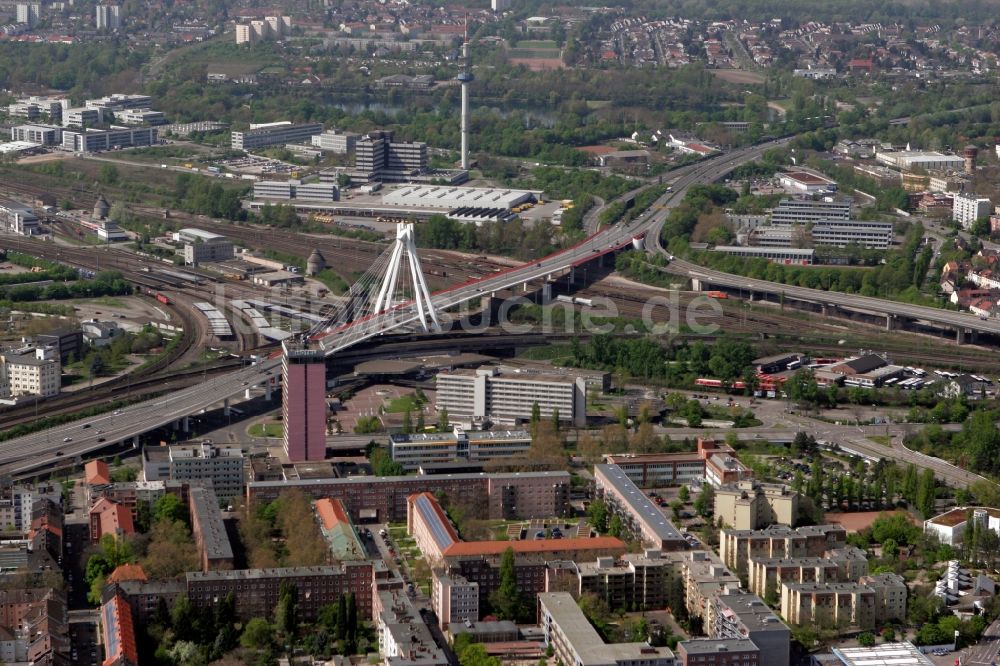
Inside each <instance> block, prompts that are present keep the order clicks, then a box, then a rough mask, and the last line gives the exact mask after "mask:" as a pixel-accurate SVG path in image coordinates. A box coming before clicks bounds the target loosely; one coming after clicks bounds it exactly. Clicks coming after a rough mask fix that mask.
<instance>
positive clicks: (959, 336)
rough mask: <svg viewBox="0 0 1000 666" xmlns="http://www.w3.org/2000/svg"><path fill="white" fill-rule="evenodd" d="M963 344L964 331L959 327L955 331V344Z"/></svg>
mask: <svg viewBox="0 0 1000 666" xmlns="http://www.w3.org/2000/svg"><path fill="white" fill-rule="evenodd" d="M963 342H965V331H964V329H962V328H961V327H959V328H956V329H955V344H956V345H960V344H962V343H963Z"/></svg>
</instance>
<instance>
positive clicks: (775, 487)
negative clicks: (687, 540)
mask: <svg viewBox="0 0 1000 666" xmlns="http://www.w3.org/2000/svg"><path fill="white" fill-rule="evenodd" d="M798 515H799V495H798V493H796V492H795V491H793V490H792V489H791V488H789V487H788V486H786V485H784V484H774V483H760V482H756V481H740V482H738V483H736V484H734V485H731V486H723V487H721V488H718V489H716V491H715V518H716V520H722V522H723V524H724V525H726V526H728V527H731V528H733V529H737V530H756V529H760V528H762V527H766V526H768V525H773V524H775V523H777V524H781V525H789V526H794V525H795V523H796V522H798Z"/></svg>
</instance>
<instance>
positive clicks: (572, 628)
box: [538, 592, 674, 666]
mask: <svg viewBox="0 0 1000 666" xmlns="http://www.w3.org/2000/svg"><path fill="white" fill-rule="evenodd" d="M538 601H539V603H540V604H542V605H543V606H544V608H545V609H546V610H547V611H548V614H549V615H550V616H551V617H552V619H553V621H554V622H555V623H556V624H557V625H559V631H560V632H561V633H562V634H563V636H565V637H566V643H567V644H568V646H569V647H570V648H571V649H572V650H573V652H575V653H576V656H577V657H578V658H579V659H580V662H581V664H582V666H587V665H588V664H602V665H603V664H608V663H615V662H620V661H637V660H644V661H645V660H659V659H673V656H674V653H673V651H671V650H670V648H666V647H661V648H656V647H652V646H651V645H649V643H605V642H604V639H602V638H601V636H600V634H598V633H597V630H596V629H594V627H593V625H591V624H590V620H588V619H587V616H586V615H584V614H583V611H582V610H580V606H579V605H578V604H577V603H576V600H575V599H573V597H572V595H570V594H569V593H568V592H546V593H542V594H539V595H538Z"/></svg>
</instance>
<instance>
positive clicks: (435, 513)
mask: <svg viewBox="0 0 1000 666" xmlns="http://www.w3.org/2000/svg"><path fill="white" fill-rule="evenodd" d="M406 527H407V532H408V533H409V534H410V535H411V536H412V537H413V539H414V540H415V541H416V543H417V547H418V548H419V549H420V551H421V552H422V553H423V555H424V557H425V558H426V559H427V561H428V563H429V564H430V565H431V567H432V568H433V569H434V580H435V582H434V583H432V585H434V588H435V589H434V591H433V593H432V604H434V606H435V611H436V612H438V613H441V612H442V610H443V609H442V608H441V604H442V603H443V600H444V599H449V600H450V599H451V595H450V593H449V594H445V593H442V592H441V590H440V589H438V588H448V589H449V590H450V589H452V588H455V589H460V590H462V591H463V594H467V593H471V594H475V593H476V592H474V591H473V590H475V591H478V595H479V600H478V607H477V606H476V604H475V603H473V604H471V605H469V606H468V608H476V612H477V613H478V609H479V608H488V607H489V606H488V600H489V597H490V594H492V593H493V592H494V591H495V590H496V589H497V588H498V587H499V585H500V560H501V559H502V557H503V554H504V553H505V552H506V551H507V550H508V549H509V550H511V551H513V553H514V571H515V575H516V576H517V586H518V589H520V590H521V591H522V592H523V593H525V594H526V595H531V596H533V595H535V594H537V593H539V592H544V591H545V578H546V577H545V572H546V569H547V567H548V563H549V562H557V561H566V560H570V561H574V562H580V561H585V560H595V559H597V558H599V557H614V558H617V557H620V556H621V555H623V554H624V553H625V543H624V542H623V541H622V540H621V539H617V538H615V537H572V538H556V537H555V536H553V537H552V538H540V537H539V538H532V535H529V538H528V539H526V540H514V541H462V540H461V537H460V536H459V534H458V532H457V531H456V530H455V528H454V526H453V525H452V524H451V521H450V520H449V519H448V516H447V515H445V512H444V510H443V509H442V508H441V505H440V504H438V501H437V499H436V498H435V497H434V495H432V494H430V493H427V492H423V493H417V494H415V495H410V496H409V497H407V498H406ZM551 533H552V534H558V533H559V529H558V528H557V527H552V528H551ZM536 537H537V535H536ZM444 582H446V583H447V584H446V585H445V584H443V583H444ZM451 603H452V604H454V601H453V600H451ZM453 613H454V609H452V610H451V611H450V612H446V613H444V615H439V617H442V618H444V617H445V615H448V616H451V615H452V614H453ZM465 619H470V618H467V617H466V618H465ZM474 619H479V618H478V617H477V618H474Z"/></svg>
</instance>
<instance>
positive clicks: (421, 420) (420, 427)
mask: <svg viewBox="0 0 1000 666" xmlns="http://www.w3.org/2000/svg"><path fill="white" fill-rule="evenodd" d="M426 428H427V424H426V423H424V409H423V407H421V408H420V411H419V412H418V413H417V432H423V431H424V430H425V429H426Z"/></svg>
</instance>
